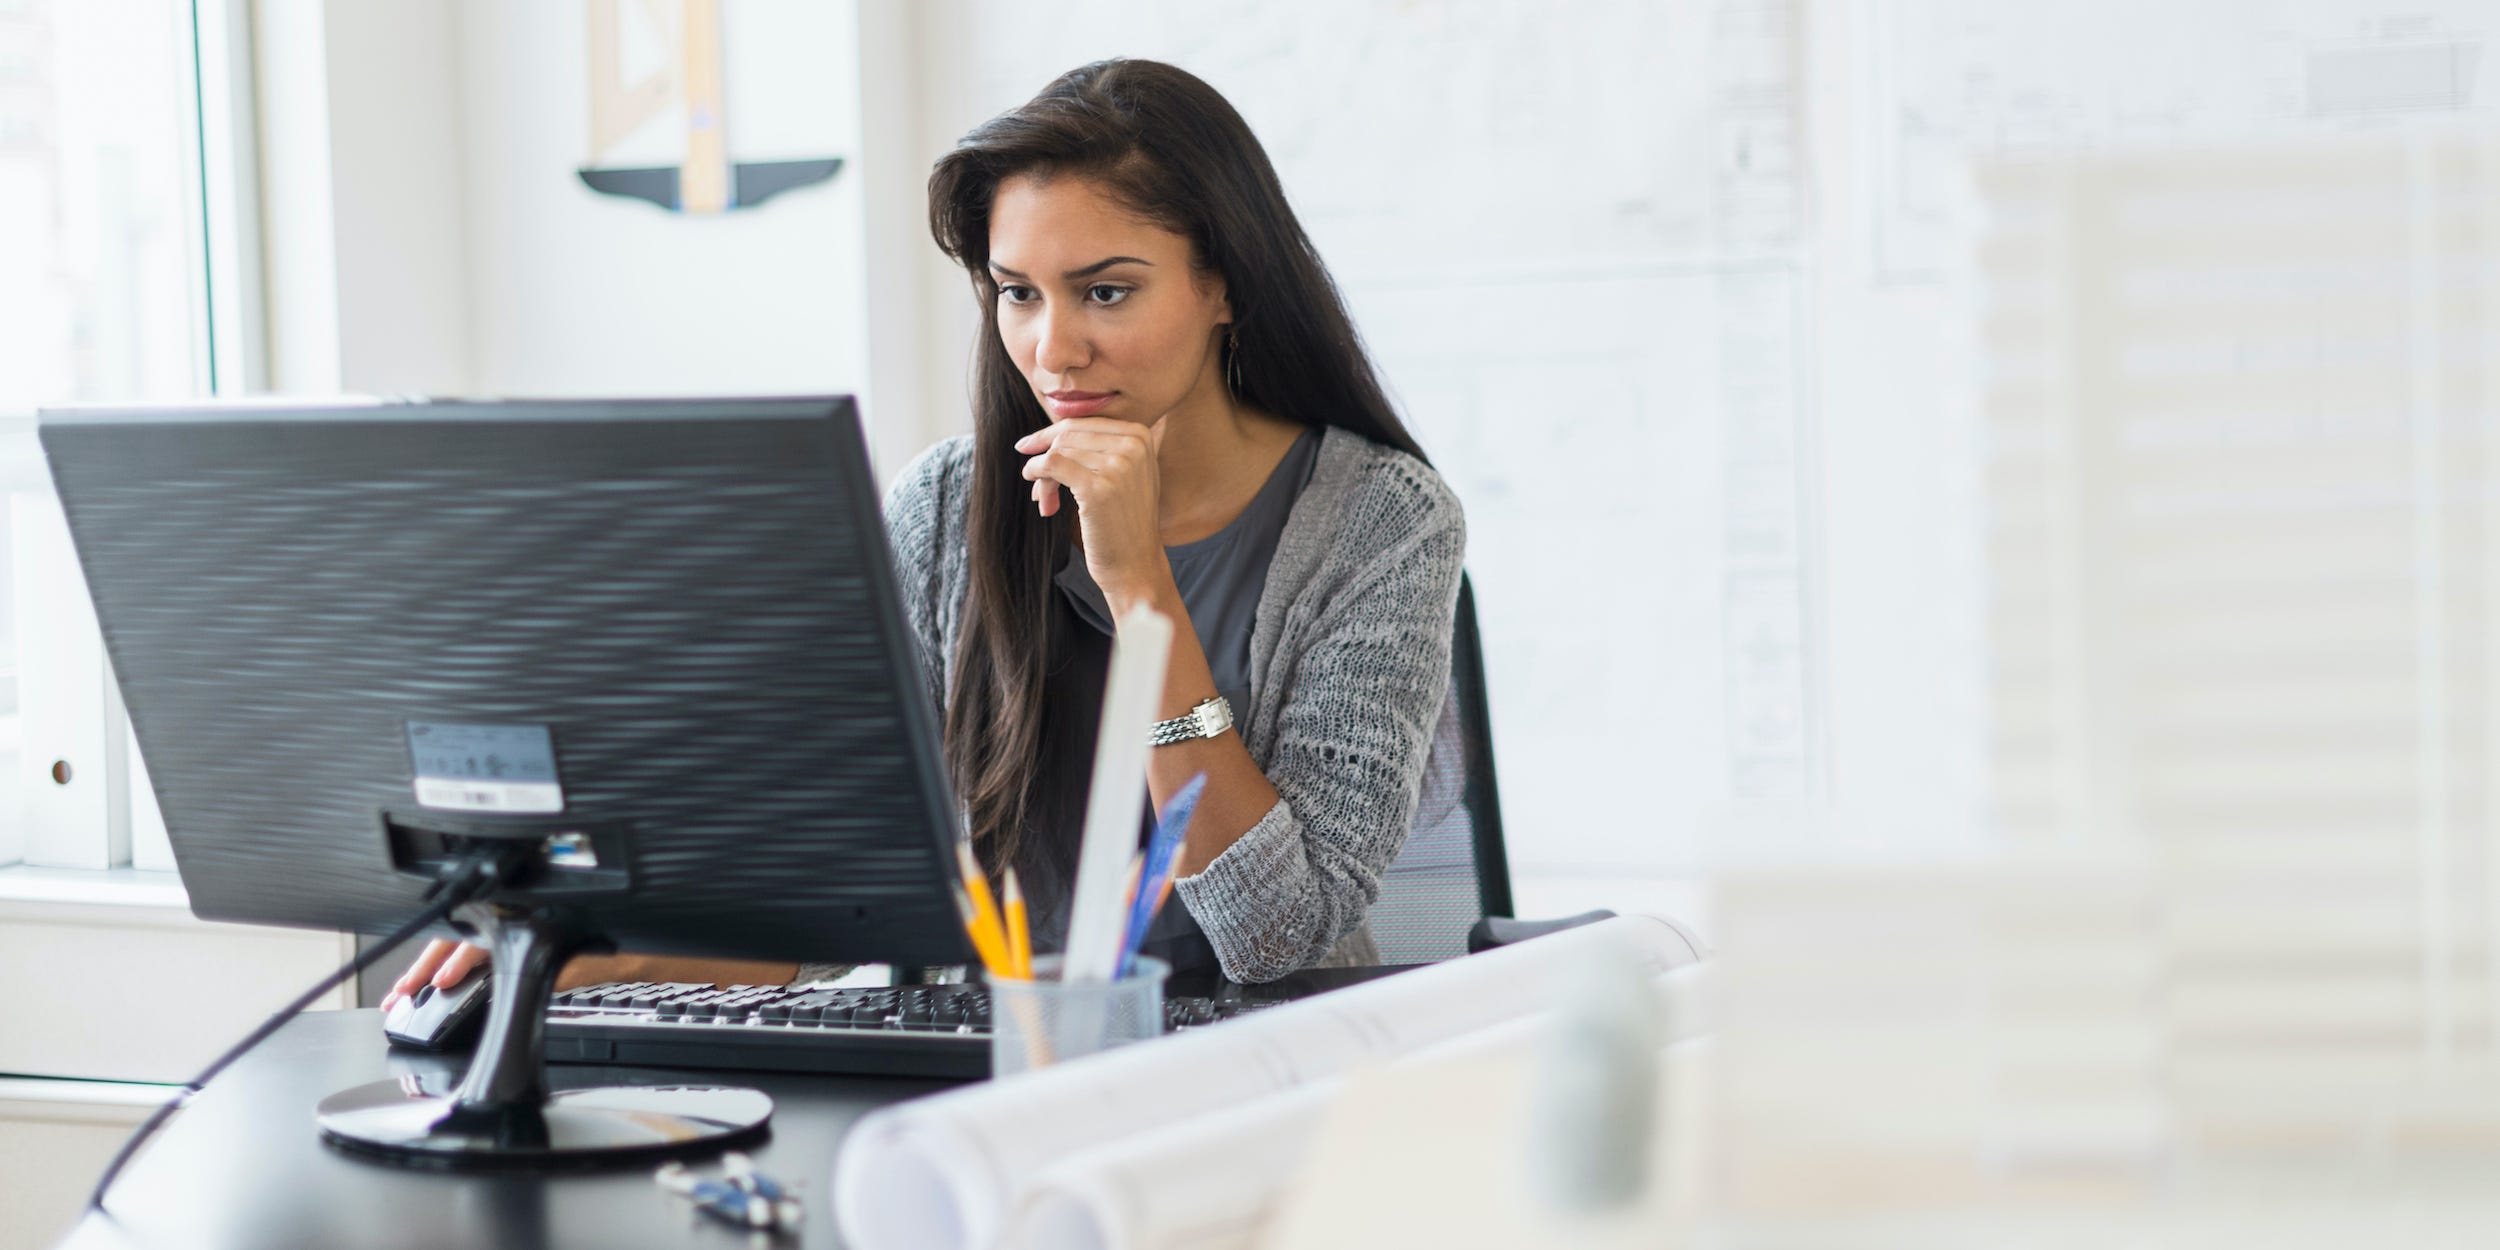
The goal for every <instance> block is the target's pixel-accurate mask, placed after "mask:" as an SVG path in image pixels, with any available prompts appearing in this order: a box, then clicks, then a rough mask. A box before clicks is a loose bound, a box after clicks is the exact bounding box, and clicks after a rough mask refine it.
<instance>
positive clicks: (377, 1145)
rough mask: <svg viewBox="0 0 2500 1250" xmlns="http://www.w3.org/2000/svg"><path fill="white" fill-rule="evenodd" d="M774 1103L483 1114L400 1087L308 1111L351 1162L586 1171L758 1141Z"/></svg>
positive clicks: (562, 1107)
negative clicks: (352, 1156)
mask: <svg viewBox="0 0 2500 1250" xmlns="http://www.w3.org/2000/svg"><path fill="white" fill-rule="evenodd" d="M772 1114H773V1100H772V1099H771V1098H769V1097H767V1096H766V1095H764V1094H763V1093H761V1092H759V1091H757V1090H752V1089H729V1088H700V1087H691V1086H636V1085H611V1086H603V1087H600V1088H596V1089H572V1090H565V1091H563V1092H561V1093H556V1094H550V1095H548V1096H547V1101H546V1102H545V1103H543V1104H541V1105H538V1106H534V1107H518V1108H505V1109H499V1110H498V1111H494V1112H487V1113H480V1112H479V1111H477V1110H476V1109H469V1110H465V1111H464V1110H461V1109H459V1108H457V1107H456V1106H455V1104H454V1101H453V1100H452V1099H450V1098H445V1097H430V1096H425V1095H419V1094H414V1093H412V1092H411V1091H410V1088H409V1086H408V1085H406V1084H402V1083H401V1082H398V1081H376V1082H374V1083H372V1084H370V1085H358V1086H355V1087H354V1088H351V1089H345V1090H341V1091H339V1092H338V1093H335V1094H332V1095H330V1096H329V1097H328V1098H325V1099H323V1100H322V1102H321V1105H320V1106H319V1107H318V1108H316V1109H315V1110H314V1112H313V1118H314V1119H315V1120H316V1121H317V1122H318V1123H319V1124H320V1125H321V1136H322V1137H323V1139H325V1140H327V1141H328V1142H330V1144H332V1145H334V1146H337V1147H339V1148H341V1149H343V1150H349V1151H353V1152H355V1153H357V1154H362V1155H370V1156H374V1157H377V1158H380V1159H384V1160H388V1161H391V1162H395V1163H402V1164H410V1165H414V1166H418V1167H443V1168H498V1167H512V1168H531V1167H586V1166H598V1165H601V1164H605V1163H629V1162H644V1161H648V1160H651V1159H657V1158H664V1157H667V1156H672V1155H689V1154H700V1153H704V1152H707V1151H713V1150H724V1149H727V1148H729V1147H731V1146H736V1145H740V1144H743V1143H745V1142H747V1141H750V1140H752V1139H755V1138H759V1137H761V1136H762V1135H763V1132H764V1128H765V1126H766V1124H768V1123H769V1122H770V1121H771V1119H772Z"/></svg>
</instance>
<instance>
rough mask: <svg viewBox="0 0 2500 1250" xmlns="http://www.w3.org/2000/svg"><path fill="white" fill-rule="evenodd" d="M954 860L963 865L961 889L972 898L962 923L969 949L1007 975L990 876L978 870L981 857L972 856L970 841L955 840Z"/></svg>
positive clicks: (1004, 943) (1003, 935) (993, 969)
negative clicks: (969, 939)
mask: <svg viewBox="0 0 2500 1250" xmlns="http://www.w3.org/2000/svg"><path fill="white" fill-rule="evenodd" d="M955 862H956V864H957V865H958V866H959V867H961V868H962V869H963V875H964V891H965V893H966V894H968V895H970V897H971V899H972V918H971V919H970V920H969V921H967V922H965V925H964V927H965V928H966V929H967V930H968V931H970V933H971V934H972V949H973V950H975V951H976V952H978V953H979V954H980V956H981V963H982V964H983V965H984V966H986V967H987V968H988V969H989V970H990V971H991V972H992V973H994V974H996V975H999V976H1007V975H1010V970H1009V968H1008V966H1007V935H1006V933H1005V932H1003V931H1002V930H1001V929H1000V928H999V925H998V904H996V903H995V902H992V901H991V899H990V879H989V877H987V876H986V875H984V874H983V873H982V872H981V861H980V860H978V859H975V858H973V855H972V844H971V843H970V842H958V843H956V844H955Z"/></svg>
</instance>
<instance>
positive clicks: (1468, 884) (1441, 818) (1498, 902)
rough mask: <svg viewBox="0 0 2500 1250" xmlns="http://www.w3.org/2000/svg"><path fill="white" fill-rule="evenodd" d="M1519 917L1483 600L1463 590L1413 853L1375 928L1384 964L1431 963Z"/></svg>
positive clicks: (1393, 870) (1411, 836) (1462, 583)
mask: <svg viewBox="0 0 2500 1250" xmlns="http://www.w3.org/2000/svg"><path fill="white" fill-rule="evenodd" d="M1510 914H1511V900H1510V861H1509V859H1508V857H1507V856H1506V855H1505V853H1504V851H1503V848H1502V801H1501V792H1500V789H1499V787H1497V786H1496V785H1495V784H1494V779H1493V731H1492V724H1491V720H1490V718H1489V717H1488V716H1487V714H1486V709H1485V696H1484V644H1483V640H1482V638H1481V637H1480V636H1479V635H1478V634H1477V632H1476V595H1475V588H1474V587H1473V586H1471V585H1470V584H1469V583H1468V581H1467V579H1466V578H1465V577H1464V576H1461V577H1460V579H1459V583H1458V620H1457V628H1456V629H1455V630H1454V631H1453V633H1452V637H1451V644H1450V694H1449V697H1448V698H1446V699H1444V700H1442V704H1441V720H1440V723H1439V724H1438V725H1436V726H1435V727H1434V730H1433V735H1432V754H1431V755H1430V757H1429V758H1428V759H1427V760H1426V761H1425V763H1424V783H1423V793H1422V795H1421V797H1420V798H1419V800H1418V801H1417V803H1416V805H1415V820H1414V824H1413V825H1412V827H1411V828H1410V829H1409V831H1408V833H1407V835H1406V845H1405V847H1403V848H1402V849H1401V850H1399V852H1398V857H1397V858H1396V859H1395V860H1393V861H1391V862H1390V864H1389V869H1388V871H1387V872H1386V873H1385V874H1383V875H1382V877H1381V881H1380V897H1379V898H1378V899H1377V900H1375V901H1374V902H1373V903H1372V908H1371V913H1370V915H1369V917H1368V923H1369V924H1370V925H1371V931H1372V939H1373V940H1374V941H1375V942H1377V943H1379V945H1380V959H1381V962H1383V963H1392V964H1408V963H1428V962H1431V961H1434V960H1441V959H1453V958H1456V957H1457V956H1460V955H1464V954H1466V953H1467V930H1468V927H1469V926H1471V925H1473V924H1475V922H1476V921H1477V920H1478V919H1480V918H1482V917H1485V916H1507V915H1510Z"/></svg>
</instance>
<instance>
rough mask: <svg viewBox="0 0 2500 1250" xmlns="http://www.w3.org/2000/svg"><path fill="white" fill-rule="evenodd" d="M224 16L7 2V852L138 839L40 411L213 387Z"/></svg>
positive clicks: (2, 37)
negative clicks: (64, 539)
mask: <svg viewBox="0 0 2500 1250" xmlns="http://www.w3.org/2000/svg"><path fill="white" fill-rule="evenodd" d="M195 18H196V19H197V22H196V23H195ZM226 21H227V15H226V14H225V13H224V10H223V8H222V6H217V5H198V6H195V5H193V4H192V3H189V2H188V0H0V292H6V293H7V295H6V298H4V299H0V491H5V492H6V497H7V498H6V506H5V507H0V569H5V575H0V769H4V771H0V863H6V862H9V861H11V860H15V859H20V858H23V859H27V860H29V861H32V862H50V863H58V864H65V865H72V866H101V865H102V864H104V863H111V862H117V861H119V860H120V859H122V858H124V857H126V856H127V855H128V854H129V850H128V848H129V842H128V840H127V839H128V837H129V832H128V829H129V824H128V812H129V811H130V810H131V804H130V801H129V800H130V790H129V783H128V776H129V774H130V772H131V771H132V770H131V769H130V768H128V767H125V763H126V762H127V761H133V760H135V754H134V753H132V752H131V751H130V750H129V749H128V747H127V729H126V728H125V727H124V725H123V724H122V723H121V719H120V716H119V711H118V703H117V701H116V700H115V699H114V698H113V697H112V696H111V693H110V684H109V677H108V676H107V675H106V674H105V673H104V672H103V671H102V658H101V649H100V647H99V646H98V644H97V642H96V640H95V638H94V635H93V628H92V624H91V623H90V622H91V620H92V616H91V613H89V612H88V611H87V610H86V607H85V597H84V593H83V588H82V587H81V586H80V585H79V583H78V582H77V580H76V574H75V562H74V561H73V560H69V559H67V558H65V556H66V553H65V551H63V550H62V549H61V548H60V546H59V543H60V539H61V532H60V527H59V521H58V515H59V514H58V505H57V503H56V502H55V501H54V500H53V499H52V496H51V491H50V487H49V482H48V477H47V474H46V472H45V470H44V467H43V463H42V455H41V451H40V448H39V447H38V445H37V443H36V440H35V433H34V431H35V421H34V415H33V414H34V411H35V410H36V409H37V408H39V407H42V406H44V405H48V404H56V403H66V402H79V401H96V400H114V401H120V400H163V399H177V398H182V397H186V396H196V395H202V394H206V393H208V392H209V391H210V390H211V389H212V388H211V386H210V379H211V378H212V377H213V376H214V374H215V362H214V354H213V352H212V343H211V339H212V335H211V334H210V332H209V325H210V317H209V311H208V310H209V307H210V299H209V295H210V286H211V284H210V280H209V267H208V263H207V258H208V255H209V245H208V239H209V238H210V232H209V231H208V230H207V229H206V223H207V221H208V220H209V212H208V206H207V203H206V199H205V197H204V195H203V187H204V186H207V185H209V184H210V183H211V182H212V181H214V180H211V179H206V178H204V177H203V163H202V159H201V143H200V140H201V137H202V132H203V127H202V109H201V100H202V95H201V92H200V90H199V82H200V75H199V74H197V73H196V72H195V69H196V67H197V66H199V65H200V64H201V63H202V62H201V60H200V57H199V53H200V51H201V50H202V48H203V47H204V46H213V47H216V48H223V47H224V46H225V43H224V41H222V40H219V41H215V42H214V43H213V44H209V45H204V44H203V42H202V41H201V40H200V39H199V37H198V34H199V30H200V25H199V24H201V23H211V22H213V23H216V24H217V26H216V29H217V30H218V31H223V30H224V29H226V27H225V25H224V23H225V22H226ZM226 81H228V79H227V77H226V76H225V75H224V74H222V73H221V74H218V75H215V76H213V77H212V82H214V83H217V84H220V85H222V84H223V83H224V82H226ZM228 111H229V110H226V109H215V110H210V112H211V114H212V115H213V116H214V117H216V118H218V119H219V120H220V121H221V122H222V120H223V119H224V118H225V117H226V116H227V113H228ZM140 806H141V808H142V809H143V810H144V809H145V808H146V807H147V804H145V803H144V801H143V802H142V803H141V804H140Z"/></svg>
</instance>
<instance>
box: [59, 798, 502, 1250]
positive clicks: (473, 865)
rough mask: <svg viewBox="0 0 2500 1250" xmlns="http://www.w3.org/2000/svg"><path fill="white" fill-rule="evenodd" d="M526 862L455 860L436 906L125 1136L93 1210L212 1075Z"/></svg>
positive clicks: (325, 982) (99, 1184)
mask: <svg viewBox="0 0 2500 1250" xmlns="http://www.w3.org/2000/svg"><path fill="white" fill-rule="evenodd" d="M525 862H527V857H526V856H525V855H514V854H511V853H509V851H508V850H504V849H503V848H498V853H494V854H479V855H475V856H473V857H471V858H468V859H464V860H462V861H460V863H458V864H457V865H455V866H453V868H452V869H451V871H449V872H447V873H445V874H444V875H443V876H442V877H441V878H440V879H439V880H437V881H436V882H435V883H434V884H433V885H432V886H430V887H428V888H427V889H426V897H428V898H431V899H433V900H434V903H433V905H432V906H430V907H427V908H426V909H425V911H424V912H423V913H422V914H420V915H419V916H418V917H417V918H416V919H414V920H411V921H409V922H408V923H406V924H404V925H401V926H399V928H398V929H396V930H394V931H393V932H392V933H391V935H390V936H389V937H386V938H383V939H382V941H381V942H380V943H379V944H377V945H375V946H374V947H373V948H372V949H371V950H368V951H365V952H364V953H362V954H360V955H358V956H356V957H355V958H354V959H351V960H348V961H347V963H346V964H344V965H343V966H341V967H340V968H339V970H338V971H336V972H333V973H331V974H330V975H328V976H326V977H323V978H322V979H321V983H320V984H319V985H316V986H314V987H312V988H311V989H309V990H306V991H304V993H303V994H302V995H301V996H300V997H298V998H297V999H296V1000H295V1001H294V1002H291V1003H288V1004H287V1005H286V1006H284V1007H280V1008H279V1009H278V1013H277V1014H276V1015H273V1016H271V1017H269V1019H268V1020H267V1021H266V1022H264V1023H263V1024H262V1025H261V1026H260V1027H259V1028H257V1029H254V1030H252V1032H251V1033H250V1035H249V1036H246V1037H245V1038H244V1039H243V1040H242V1041H240V1042H237V1043H235V1044H234V1045H233V1046H232V1047H231V1048H229V1049H228V1050H227V1051H226V1053H224V1054H222V1055H219V1056H217V1058H216V1059H215V1060H214V1061H212V1062H210V1064H209V1065H208V1066H207V1067H206V1068H203V1069H201V1070H200V1074H199V1075H198V1076H195V1077H192V1078H191V1080H190V1082H189V1083H187V1084H185V1085H184V1086H183V1087H182V1088H181V1089H180V1090H179V1091H176V1092H175V1094H174V1096H173V1097H171V1098H168V1099H166V1100H165V1103H164V1105H163V1106H160V1107H158V1108H157V1109H156V1110H155V1111H154V1112H152V1113H150V1114H149V1116H148V1118H147V1119H146V1120H143V1121H141V1122H140V1124H139V1127H138V1130H137V1131H135V1132H133V1133H132V1134H131V1135H130V1140H128V1141H126V1142H123V1143H122V1148H121V1150H120V1151H119V1152H117V1153H115V1154H114V1156H113V1161H112V1162H111V1163H108V1164H105V1165H104V1175H103V1176H101V1177H98V1178H97V1179H96V1183H95V1191H94V1192H93V1193H90V1194H88V1195H87V1209H88V1210H90V1211H102V1210H103V1209H104V1191H105V1190H108V1189H110V1188H112V1187H113V1180H114V1178H115V1177H118V1176H120V1175H121V1171H122V1166H123V1165H124V1164H127V1163H129V1162H130V1160H131V1157H132V1156H134V1155H136V1154H138V1153H139V1147H141V1146H144V1145H146V1144H147V1141H148V1138H150V1137H153V1136H155V1135H156V1130H157V1129H159V1128H161V1127H163V1126H164V1123H165V1121H167V1120H169V1119H171V1118H173V1114H174V1113H175V1112H177V1111H180V1110H182V1109H183V1107H185V1106H187V1105H189V1104H190V1101H191V1098H192V1096H193V1095H195V1094H197V1093H199V1092H200V1090H201V1089H202V1088H204V1087H205V1086H207V1084H208V1083H209V1081H211V1080H213V1079H215V1077H216V1076H217V1074H218V1073H220V1072H223V1071H225V1070H226V1065H228V1064H231V1063H233V1062H234V1061H235V1060H237V1059H240V1058H242V1057H243V1056H244V1055H245V1054H246V1053H248V1052H250V1050H251V1049H252V1048H253V1047H255V1046H258V1045H260V1044H261V1043H262V1042H265V1041H267V1040H269V1035H270V1034H272V1033H275V1032H277V1031H278V1030H279V1029H280V1028H281V1027H283V1026H284V1025H285V1024H286V1022H287V1021H289V1020H292V1019H294V1018H295V1016H296V1015H297V1013H299V1012H301V1011H303V1010H304V1009H305V1008H306V1007H310V1006H312V1005H313V1003H315V1002H316V1001H319V999H320V998H321V996H322V995H324V994H327V993H329V992H330V991H331V990H334V989H337V988H338V987H339V985H340V984H341V983H342V982H344V981H346V980H347V979H348V978H349V977H352V976H355V975H356V974H357V973H360V972H363V971H364V970H365V969H367V968H370V967H372V966H373V965H374V964H375V963H376V962H378V961H380V959H381V958H382V957H383V956H384V955H387V954H390V953H391V952H392V951H395V950H397V949H399V948H400V947H401V946H402V945H405V944H406V943H407V941H408V939H410V938H412V937H415V936H416V935H418V934H420V933H423V932H425V931H426V930H427V929H429V928H432V927H433V926H434V925H436V924H438V923H440V922H441V921H442V919H443V918H444V917H446V916H449V915H450V914H451V913H452V911H453V909H455V908H457V907H459V906H460V905H461V904H463V903H466V902H468V901H470V900H471V899H474V898H476V897H478V896H479V895H481V894H483V893H485V892H486V891H488V890H491V889H494V888H496V887H497V886H500V885H502V884H503V883H504V881H505V879H506V878H508V877H510V876H511V874H512V872H513V870H514V869H515V868H518V867H519V866H520V865H521V864H522V863H525Z"/></svg>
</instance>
